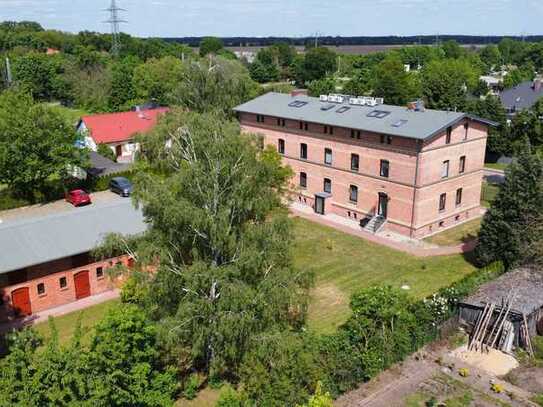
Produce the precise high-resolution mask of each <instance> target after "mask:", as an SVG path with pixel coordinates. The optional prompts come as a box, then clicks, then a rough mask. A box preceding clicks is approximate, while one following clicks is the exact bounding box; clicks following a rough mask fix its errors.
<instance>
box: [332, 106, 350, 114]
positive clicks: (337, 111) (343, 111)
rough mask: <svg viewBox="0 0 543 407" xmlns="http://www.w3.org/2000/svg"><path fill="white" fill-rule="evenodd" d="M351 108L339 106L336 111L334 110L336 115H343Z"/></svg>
mask: <svg viewBox="0 0 543 407" xmlns="http://www.w3.org/2000/svg"><path fill="white" fill-rule="evenodd" d="M350 109H351V108H350V107H349V106H341V107H340V108H339V109H338V110H336V113H345V112H346V111H347V110H350Z"/></svg>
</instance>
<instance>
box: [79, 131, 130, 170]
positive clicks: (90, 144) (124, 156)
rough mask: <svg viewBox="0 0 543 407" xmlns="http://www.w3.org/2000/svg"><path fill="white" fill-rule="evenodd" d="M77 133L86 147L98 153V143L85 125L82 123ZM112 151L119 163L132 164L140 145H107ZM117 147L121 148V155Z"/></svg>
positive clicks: (124, 142)
mask: <svg viewBox="0 0 543 407" xmlns="http://www.w3.org/2000/svg"><path fill="white" fill-rule="evenodd" d="M77 132H78V133H79V134H81V135H82V136H83V139H84V141H85V146H86V147H87V148H89V149H90V150H92V151H98V143H96V141H95V140H94V139H93V138H92V137H91V136H90V134H89V130H88V129H87V126H85V123H83V122H81V123H80V124H79V126H78V127H77ZM106 145H107V146H108V147H109V148H111V151H113V153H114V154H115V155H116V156H117V161H119V162H126V163H131V162H133V161H134V156H135V153H136V152H137V151H138V150H139V148H140V145H139V143H135V142H133V141H123V142H118V143H106ZM117 146H121V149H120V150H121V151H120V153H121V154H120V155H119V154H118V152H117Z"/></svg>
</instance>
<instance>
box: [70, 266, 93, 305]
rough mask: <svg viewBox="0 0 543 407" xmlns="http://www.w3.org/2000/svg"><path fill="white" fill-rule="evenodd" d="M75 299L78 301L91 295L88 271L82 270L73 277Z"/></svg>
mask: <svg viewBox="0 0 543 407" xmlns="http://www.w3.org/2000/svg"><path fill="white" fill-rule="evenodd" d="M74 286H75V298H76V300H79V299H81V298H85V297H88V296H90V295H91V291H90V281H89V271H88V270H84V271H80V272H79V273H77V274H75V275H74Z"/></svg>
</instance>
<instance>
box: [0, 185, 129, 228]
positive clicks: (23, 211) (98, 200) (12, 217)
mask: <svg viewBox="0 0 543 407" xmlns="http://www.w3.org/2000/svg"><path fill="white" fill-rule="evenodd" d="M120 199H129V198H121V197H120V196H119V195H117V194H114V193H112V192H110V191H101V192H95V193H93V194H91V200H92V204H91V205H101V204H105V203H109V202H113V201H115V200H120ZM78 209H79V208H75V207H74V206H73V205H72V204H70V203H68V202H66V201H64V200H60V201H54V202H49V203H46V204H37V205H31V206H24V207H22V208H16V209H9V210H6V211H0V224H2V223H8V222H13V221H18V220H22V219H30V218H36V217H40V216H45V215H51V214H54V213H59V212H68V211H76V210H78Z"/></svg>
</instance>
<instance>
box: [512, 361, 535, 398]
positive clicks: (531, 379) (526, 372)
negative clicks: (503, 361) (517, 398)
mask: <svg viewBox="0 0 543 407" xmlns="http://www.w3.org/2000/svg"><path fill="white" fill-rule="evenodd" d="M507 379H508V380H509V381H510V382H512V383H513V384H516V385H517V386H519V387H522V388H523V389H524V390H527V391H531V392H532V393H536V394H543V367H519V368H518V369H515V370H512V371H511V372H510V373H509V374H508V375H507Z"/></svg>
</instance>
